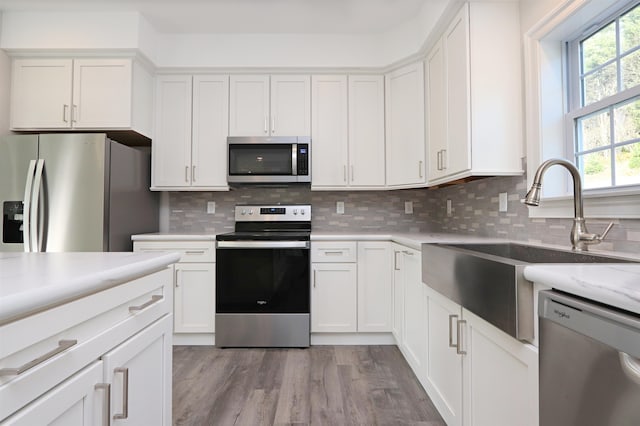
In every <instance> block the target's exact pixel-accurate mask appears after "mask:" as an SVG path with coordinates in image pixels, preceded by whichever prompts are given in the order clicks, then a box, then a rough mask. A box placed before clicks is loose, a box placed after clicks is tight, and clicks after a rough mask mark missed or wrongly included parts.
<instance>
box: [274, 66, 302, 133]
mask: <svg viewBox="0 0 640 426" xmlns="http://www.w3.org/2000/svg"><path fill="white" fill-rule="evenodd" d="M270 131H271V135H272V136H310V135H311V78H310V77H309V76H308V75H272V76H271V118H270Z"/></svg>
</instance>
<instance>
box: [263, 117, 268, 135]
mask: <svg viewBox="0 0 640 426" xmlns="http://www.w3.org/2000/svg"><path fill="white" fill-rule="evenodd" d="M268 131H269V129H267V116H266V115H265V116H264V132H265V133H267V132H268Z"/></svg>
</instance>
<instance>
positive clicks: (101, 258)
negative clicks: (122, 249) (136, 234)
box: [0, 253, 180, 324]
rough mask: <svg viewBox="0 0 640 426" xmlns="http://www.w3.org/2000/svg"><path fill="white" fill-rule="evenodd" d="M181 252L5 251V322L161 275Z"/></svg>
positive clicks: (1, 305)
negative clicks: (156, 273)
mask: <svg viewBox="0 0 640 426" xmlns="http://www.w3.org/2000/svg"><path fill="white" fill-rule="evenodd" d="M179 258H180V256H179V254H178V253H161V254H157V253H0V324H3V323H5V322H9V321H11V320H13V319H16V318H20V317H24V316H26V315H29V314H31V313H33V312H37V311H41V310H43V309H48V308H51V307H54V306H57V305H61V304H63V303H66V302H69V301H71V300H74V299H78V298H80V297H84V296H87V295H90V294H93V293H96V292H98V291H102V290H106V289H108V288H110V287H114V286H116V285H119V284H122V283H125V282H127V281H131V280H133V279H136V278H139V277H142V276H144V275H148V274H150V273H153V272H156V271H159V270H161V269H163V268H165V267H166V266H167V265H170V264H172V263H175V262H177V261H178V260H179Z"/></svg>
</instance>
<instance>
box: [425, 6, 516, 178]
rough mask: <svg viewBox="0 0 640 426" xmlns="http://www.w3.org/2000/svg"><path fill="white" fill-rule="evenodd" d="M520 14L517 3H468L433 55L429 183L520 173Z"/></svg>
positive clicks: (429, 96)
mask: <svg viewBox="0 0 640 426" xmlns="http://www.w3.org/2000/svg"><path fill="white" fill-rule="evenodd" d="M518 16H519V12H518V4H517V3H508V2H495V3H480V2H472V3H467V4H465V5H464V6H463V7H462V9H461V10H460V12H459V13H458V14H457V15H456V16H455V18H454V19H453V20H452V21H451V23H450V24H449V26H448V27H447V29H446V31H445V32H444V34H443V35H442V37H441V39H440V40H439V41H438V42H437V43H436V45H435V46H434V47H433V48H432V50H431V52H430V53H429V55H428V56H427V60H426V64H427V99H428V101H427V129H428V146H429V150H428V152H429V184H440V183H446V182H449V181H453V180H456V179H462V178H466V177H469V176H495V175H517V174H521V173H522V165H521V161H520V159H521V156H522V132H523V125H522V120H523V113H522V66H521V58H520V56H521V55H520V28H519V18H518ZM487 52H491V53H490V54H487Z"/></svg>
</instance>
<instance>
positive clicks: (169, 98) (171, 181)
mask: <svg viewBox="0 0 640 426" xmlns="http://www.w3.org/2000/svg"><path fill="white" fill-rule="evenodd" d="M191 90H192V77H191V76H190V75H166V76H158V77H157V80H156V120H155V121H156V127H155V136H154V138H153V144H152V153H153V184H152V185H153V186H154V187H180V186H189V185H191V173H192V171H191ZM225 156H226V154H225Z"/></svg>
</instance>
